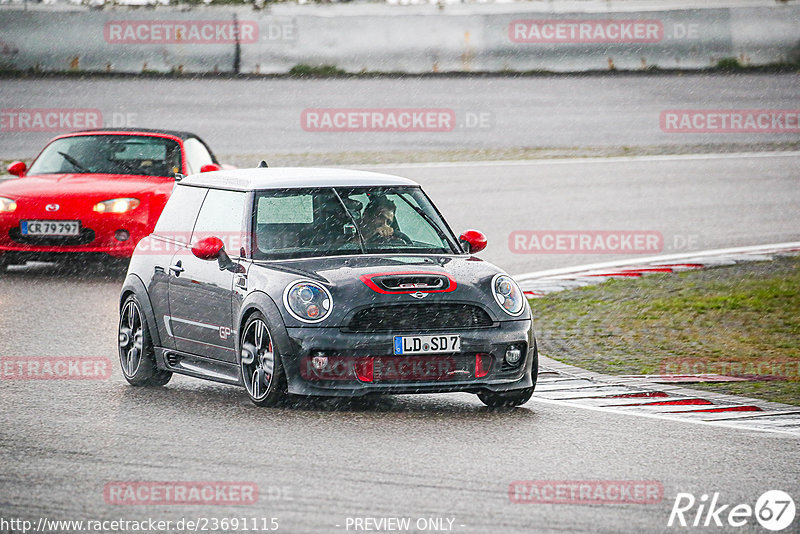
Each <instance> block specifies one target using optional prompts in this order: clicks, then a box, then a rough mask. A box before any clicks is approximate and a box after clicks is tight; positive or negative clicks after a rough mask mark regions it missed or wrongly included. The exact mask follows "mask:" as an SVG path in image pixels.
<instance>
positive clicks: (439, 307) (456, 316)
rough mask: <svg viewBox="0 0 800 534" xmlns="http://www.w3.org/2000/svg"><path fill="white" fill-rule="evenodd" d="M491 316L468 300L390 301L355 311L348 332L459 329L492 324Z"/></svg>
mask: <svg viewBox="0 0 800 534" xmlns="http://www.w3.org/2000/svg"><path fill="white" fill-rule="evenodd" d="M492 324H493V322H492V318H491V317H489V314H488V313H486V311H484V310H483V309H482V308H479V307H478V306H473V305H471V304H438V303H430V304H427V303H426V304H422V303H421V304H393V305H388V306H373V307H371V308H366V309H363V310H360V311H358V312H356V314H355V315H353V317H352V319H350V322H349V323H348V325H347V330H348V331H351V332H399V331H420V330H425V331H427V330H459V329H466V328H485V327H489V326H492Z"/></svg>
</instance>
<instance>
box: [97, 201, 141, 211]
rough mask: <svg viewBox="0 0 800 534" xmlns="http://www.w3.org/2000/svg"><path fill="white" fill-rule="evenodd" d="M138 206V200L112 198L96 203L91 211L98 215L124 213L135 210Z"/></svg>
mask: <svg viewBox="0 0 800 534" xmlns="http://www.w3.org/2000/svg"><path fill="white" fill-rule="evenodd" d="M138 205H139V199H138V198H112V199H111V200H104V201H103V202H98V203H97V204H95V205H94V208H93V209H94V211H96V212H98V213H126V212H128V211H131V210H132V209H135V208H136V206H138Z"/></svg>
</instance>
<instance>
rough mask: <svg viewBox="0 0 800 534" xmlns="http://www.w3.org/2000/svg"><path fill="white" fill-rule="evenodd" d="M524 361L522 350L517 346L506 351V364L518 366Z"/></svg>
mask: <svg viewBox="0 0 800 534" xmlns="http://www.w3.org/2000/svg"><path fill="white" fill-rule="evenodd" d="M521 359H522V350H521V349H520V348H519V347H517V346H516V345H509V347H508V348H507V349H506V362H507V363H508V364H509V365H517V364H518V363H519V361H520V360H521Z"/></svg>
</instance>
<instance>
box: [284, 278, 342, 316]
mask: <svg viewBox="0 0 800 534" xmlns="http://www.w3.org/2000/svg"><path fill="white" fill-rule="evenodd" d="M283 304H284V306H286V310H287V311H288V312H289V314H290V315H291V316H292V317H294V318H295V319H299V320H300V321H303V322H305V323H318V322H320V321H322V320H323V319H325V318H326V317H327V316H328V315H330V313H331V310H333V297H331V294H330V292H329V291H328V289H327V288H326V287H325V286H323V285H322V284H318V283H316V282H311V281H308V280H300V281H297V282H293V283H291V284H289V285H288V286H287V287H286V290H285V291H284V292H283Z"/></svg>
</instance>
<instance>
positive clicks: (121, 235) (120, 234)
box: [114, 230, 131, 242]
mask: <svg viewBox="0 0 800 534" xmlns="http://www.w3.org/2000/svg"><path fill="white" fill-rule="evenodd" d="M130 238H131V234H130V233H128V231H127V230H117V231H116V232H114V239H116V240H117V241H123V242H124V241H127V240H128V239H130Z"/></svg>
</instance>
